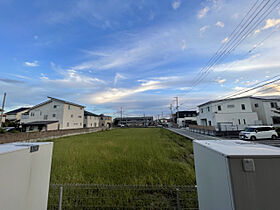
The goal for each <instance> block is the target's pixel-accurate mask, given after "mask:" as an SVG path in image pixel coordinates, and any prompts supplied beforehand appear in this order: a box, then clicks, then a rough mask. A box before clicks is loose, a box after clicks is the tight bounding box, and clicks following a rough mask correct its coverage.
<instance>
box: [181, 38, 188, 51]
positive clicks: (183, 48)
mask: <svg viewBox="0 0 280 210" xmlns="http://www.w3.org/2000/svg"><path fill="white" fill-rule="evenodd" d="M182 42H183V44H182V50H183V51H184V50H185V49H186V48H187V43H186V40H183V41H182Z"/></svg>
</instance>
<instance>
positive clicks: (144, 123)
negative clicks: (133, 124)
mask: <svg viewBox="0 0 280 210" xmlns="http://www.w3.org/2000/svg"><path fill="white" fill-rule="evenodd" d="M144 127H146V115H145V113H144Z"/></svg>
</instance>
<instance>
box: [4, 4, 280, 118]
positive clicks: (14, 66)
mask: <svg viewBox="0 0 280 210" xmlns="http://www.w3.org/2000/svg"><path fill="white" fill-rule="evenodd" d="M255 1H256V0H245V1H244V0H242V1H241V0H204V1H202V0H152V1H151V0H102V1H100V0H67V1H66V0H61V1H54V0H48V1H30V0H25V1H20V0H0V25H1V27H0V46H1V48H0V60H1V66H0V72H1V74H0V94H1V96H2V95H3V93H4V92H7V101H6V110H11V109H14V108H18V107H22V106H33V105H36V104H38V103H41V102H43V101H46V100H47V96H51V97H57V98H60V99H64V100H68V101H72V102H74V103H79V104H82V105H85V106H86V109H87V110H88V111H92V112H94V113H97V114H101V113H104V114H109V115H112V116H113V117H117V116H119V114H120V108H121V107H123V110H124V116H143V114H145V115H146V116H147V115H153V116H157V115H158V114H162V112H163V115H164V116H168V115H169V113H170V110H169V106H170V104H173V105H175V103H174V97H175V96H177V97H179V104H180V107H179V109H180V110H189V109H195V107H196V106H197V105H199V104H201V103H204V102H207V101H209V100H213V99H216V98H218V97H222V96H224V95H226V94H228V93H231V92H234V91H238V90H244V89H247V88H249V87H251V86H252V85H254V84H256V83H258V82H259V81H262V80H264V79H270V78H273V76H275V75H277V74H280V68H279V67H280V55H279V52H280V45H279V43H280V33H279V32H278V28H279V24H280V10H279V8H276V9H275V10H274V11H273V12H272V13H271V14H270V15H269V16H268V17H267V18H266V19H265V20H264V21H263V22H262V23H261V25H260V26H259V27H258V29H257V30H256V31H255V32H254V33H252V34H250V36H249V37H248V38H247V39H246V40H245V41H244V42H243V43H242V44H241V45H240V46H239V47H238V48H237V49H236V50H235V51H234V52H232V53H231V54H230V55H229V56H228V57H227V58H226V59H225V60H223V61H222V62H221V63H219V64H218V65H217V66H215V68H213V69H211V72H210V73H209V75H207V77H206V78H205V79H204V80H203V81H201V82H200V83H199V84H198V85H197V86H196V87H194V88H192V84H193V80H194V78H195V76H196V75H197V74H198V73H199V71H200V70H201V68H203V67H204V66H205V65H206V64H207V62H208V61H209V59H210V58H211V56H212V55H213V54H215V52H216V51H217V49H218V48H219V47H220V46H221V44H223V43H226V42H227V41H228V38H227V37H228V36H229V35H230V33H231V32H232V31H233V29H234V27H235V26H236V25H238V23H239V22H240V21H241V20H242V18H243V17H244V15H245V14H246V12H247V11H248V10H249V8H250V7H251V6H252V4H253V3H254V2H255ZM272 32H273V33H272ZM271 33H272V34H271ZM270 34H271V36H270ZM268 36H269V38H267V39H266V40H265V41H264V42H261V41H262V40H264V39H265V38H266V37H268ZM254 46H256V47H255V49H254V50H251V49H252V48H254ZM249 51H250V53H249ZM279 90H280V88H279V86H278V85H272V86H271V88H270V90H269V91H264V92H263V93H261V94H263V95H277V94H278V95H279V92H278V91H279ZM258 94H260V93H258Z"/></svg>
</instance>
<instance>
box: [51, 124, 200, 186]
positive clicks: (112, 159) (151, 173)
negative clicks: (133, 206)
mask: <svg viewBox="0 0 280 210" xmlns="http://www.w3.org/2000/svg"><path fill="white" fill-rule="evenodd" d="M51 183H60V184H62V183H83V184H88V183H94V184H132V185H193V184H194V183H195V173H194V163H193V155H192V143H191V142H190V141H187V140H186V139H185V138H182V137H180V136H178V135H176V134H173V133H171V132H170V131H168V130H165V129H160V128H139V129H137V128H136V129H132V128H131V129H115V130H111V131H103V132H98V133H92V134H85V135H79V136H72V137H65V138H60V139H57V140H54V153H53V163H52V172H51Z"/></svg>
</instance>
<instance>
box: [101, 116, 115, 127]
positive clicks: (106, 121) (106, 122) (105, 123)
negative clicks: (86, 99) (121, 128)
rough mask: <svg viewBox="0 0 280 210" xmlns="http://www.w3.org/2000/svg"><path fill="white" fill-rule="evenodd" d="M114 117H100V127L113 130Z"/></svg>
mask: <svg viewBox="0 0 280 210" xmlns="http://www.w3.org/2000/svg"><path fill="white" fill-rule="evenodd" d="M112 121H113V119H112V117H111V116H106V115H103V114H101V115H99V127H107V128H111V127H112Z"/></svg>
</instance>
